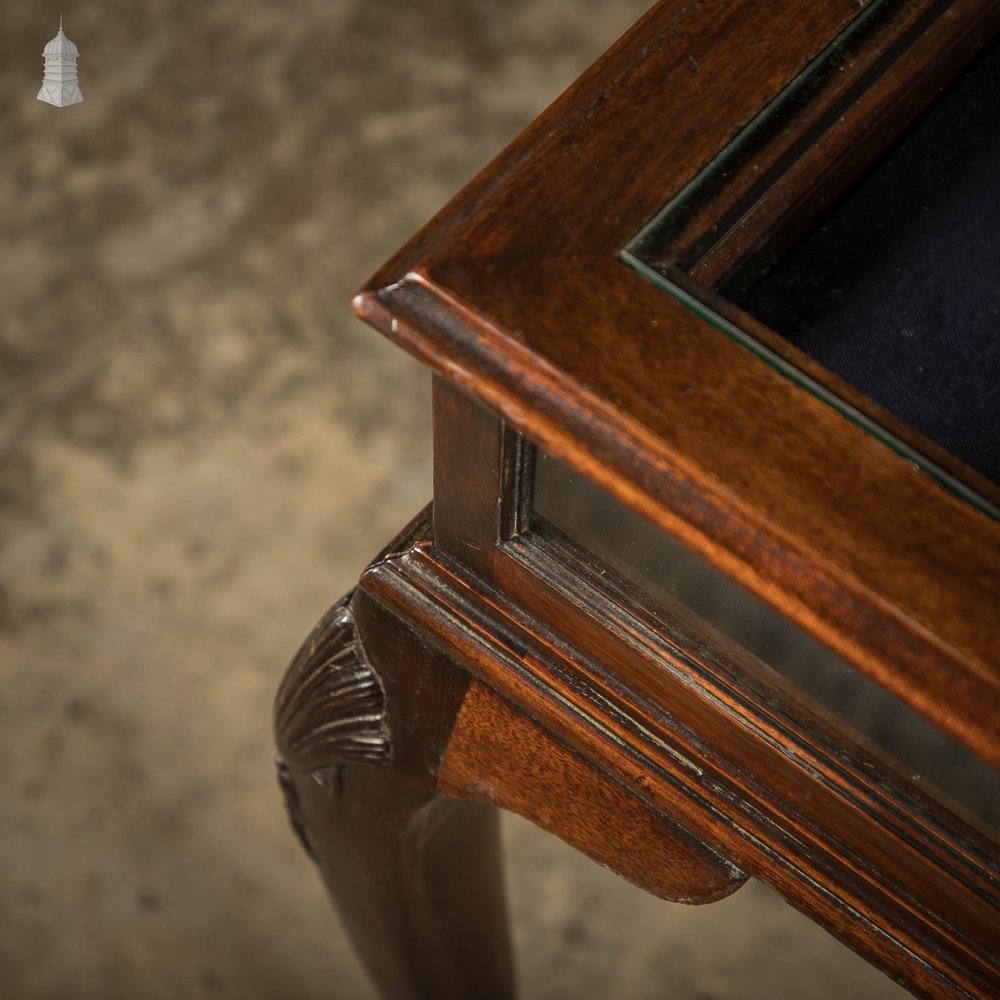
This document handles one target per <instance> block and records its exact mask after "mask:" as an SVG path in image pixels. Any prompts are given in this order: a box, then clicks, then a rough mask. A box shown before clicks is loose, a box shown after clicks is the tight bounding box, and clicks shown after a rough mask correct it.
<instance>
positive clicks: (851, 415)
mask: <svg viewBox="0 0 1000 1000" xmlns="http://www.w3.org/2000/svg"><path fill="white" fill-rule="evenodd" d="M618 256H619V259H621V260H622V262H623V263H625V264H626V265H627V266H628V267H630V268H631V269H632V270H633V271H635V272H636V273H637V274H639V275H640V276H641V277H643V278H645V279H646V280H647V281H650V282H652V283H653V284H654V285H655V286H656V287H657V288H659V289H660V290H661V291H664V292H666V293H667V294H668V295H670V296H671V297H672V298H674V299H676V300H677V301H678V302H680V303H681V305H683V306H684V307H685V308H687V309H690V310H691V312H693V313H695V315H697V316H699V317H700V318H701V319H703V320H705V321H706V322H708V323H710V324H711V325H712V326H713V327H715V329H716V330H719V331H720V332H721V333H724V334H725V335H726V336H727V337H730V338H731V339H732V340H735V341H736V342H737V343H738V344H739V345H740V346H741V347H744V348H746V349H747V350H748V351H750V353H751V354H753V355H755V356H756V357H758V358H760V359H761V360H762V361H764V362H765V363H766V364H768V365H770V366H771V367H772V368H773V369H775V370H776V371H777V372H779V373H780V374H781V375H783V376H784V377H785V378H787V379H788V380H789V381H790V382H792V383H794V384H795V385H797V386H799V387H800V388H802V389H805V390H806V392H808V393H810V394H811V395H813V396H815V397H816V398H817V399H820V400H821V401H822V402H824V403H826V404H827V405H828V406H830V407H832V408H833V409H834V410H836V411H837V412H838V413H839V414H841V416H843V417H845V418H846V419H848V420H850V421H851V423H853V424H855V425H857V426H858V427H860V428H861V429H862V430H864V431H866V432H867V433H868V434H870V435H872V437H874V438H876V439H877V440H878V441H880V442H881V443H882V444H884V445H886V446H887V447H888V448H890V449H891V450H892V451H894V452H895V453H896V454H897V455H899V456H900V457H901V458H904V459H905V460H906V461H908V462H909V463H910V464H911V465H913V467H914V468H916V469H918V470H919V471H921V472H924V473H926V474H927V475H929V476H930V477H931V478H932V479H934V480H935V481H936V482H937V483H938V484H939V485H941V486H942V487H944V488H945V489H946V490H948V491H949V492H950V493H952V494H953V495H954V496H957V497H958V498H959V499H961V500H963V501H965V502H966V503H968V504H969V505H970V506H972V507H974V508H976V510H978V511H980V512H981V513H982V514H985V515H986V516H987V517H989V518H992V519H993V520H994V521H1000V507H997V506H996V505H995V504H994V503H992V501H990V500H988V499H987V498H986V497H984V496H983V495H982V494H981V493H978V492H977V491H976V490H974V489H973V488H972V487H971V486H968V485H967V484H966V483H963V482H962V480H960V479H959V478H958V477H957V476H954V475H952V473H950V472H948V471H947V470H946V469H943V468H941V466H939V465H938V464H937V463H935V462H933V461H932V460H931V459H929V458H927V456H926V455H923V454H922V453H921V452H919V451H917V449H916V448H914V447H912V446H911V445H908V444H907V443H906V442H905V441H902V440H901V439H900V438H898V437H896V435H895V434H893V433H892V432H891V431H887V430H886V429H885V428H884V427H882V426H881V424H879V423H877V422H876V421H874V420H873V419H872V418H871V417H869V416H867V415H866V414H864V413H862V412H861V411H860V410H859V409H857V407H855V406H852V405H851V404H850V403H848V402H847V401H846V400H845V399H843V398H842V397H840V396H838V395H837V394H836V393H834V392H832V391H831V390H830V389H827V388H826V387H825V386H823V385H821V384H820V383H819V382H817V381H816V380H815V379H813V378H811V377H810V376H809V375H807V374H806V373H805V372H804V371H802V370H801V369H800V368H798V367H796V366H795V365H793V364H792V363H791V362H790V361H787V360H786V359H785V358H783V357H781V355H780V354H778V353H777V352H776V351H773V350H771V348H769V347H767V346H766V345H765V344H763V343H761V342H760V341H759V340H757V338H756V337H753V336H751V335H750V334H749V333H747V332H746V331H745V330H742V329H740V327H739V326H737V325H736V324H735V323H733V322H732V321H730V320H728V319H726V318H725V317H724V316H721V315H719V313H717V312H716V311H715V310H714V309H713V308H712V307H711V306H709V305H708V304H707V303H705V302H704V301H702V299H700V298H699V297H698V295H697V294H695V293H694V292H692V291H689V290H688V289H686V288H683V287H682V286H681V285H680V284H678V283H676V282H674V281H671V280H670V279H669V278H667V277H666V276H665V275H663V274H661V273H660V272H659V271H658V270H656V269H655V268H653V267H651V266H650V265H649V264H647V263H645V262H644V261H643V260H641V259H640V258H638V257H636V256H635V254H634V253H633V252H632V251H631V245H630V246H628V247H626V248H625V249H624V250H622V251H620V253H619V255H618ZM685 277H686V276H685ZM690 283H691V284H696V282H694V281H693V280H691V282H690Z"/></svg>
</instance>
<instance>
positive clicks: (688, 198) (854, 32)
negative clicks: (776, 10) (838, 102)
mask: <svg viewBox="0 0 1000 1000" xmlns="http://www.w3.org/2000/svg"><path fill="white" fill-rule="evenodd" d="M902 3H903V0H871V2H870V3H869V4H868V6H867V7H865V8H864V9H863V10H862V11H861V12H860V13H859V14H858V15H857V16H856V17H855V18H853V19H852V20H851V22H850V23H849V24H848V25H847V27H845V28H844V29H843V30H842V31H840V32H839V33H838V34H837V35H836V36H835V37H834V38H833V39H832V40H831V41H830V42H829V43H828V44H827V45H826V46H825V47H824V48H823V49H822V50H820V52H819V53H818V54H817V55H815V56H814V57H813V58H812V59H811V60H810V61H809V62H808V63H807V64H806V66H805V67H803V69H801V70H800V71H799V73H798V74H797V75H796V76H795V77H793V79H792V80H791V81H790V82H789V83H787V84H786V85H785V86H784V88H783V89H782V90H781V91H779V93H778V94H777V95H776V96H775V97H774V98H772V99H771V101H770V102H769V103H768V104H767V106H766V107H764V108H763V109H762V110H761V111H760V112H759V113H758V114H757V115H755V116H754V118H753V119H752V120H751V121H750V122H749V123H748V124H747V125H745V126H744V127H743V128H742V129H741V130H740V131H739V132H738V133H737V134H736V136H735V137H734V138H733V139H732V140H731V141H730V142H729V143H727V144H726V146H725V147H724V148H723V149H721V150H720V151H719V152H718V153H716V154H715V156H713V157H712V159H711V160H709V161H708V163H706V164H705V166H704V167H702V168H701V170H699V171H698V173H697V174H695V176H694V177H693V178H692V179H691V180H690V181H688V182H687V184H685V185H684V186H683V187H682V188H681V190H680V191H679V192H678V193H677V194H676V195H674V197H673V198H671V199H670V201H668V202H667V204H666V205H664V206H663V208H661V209H660V210H659V211H658V212H657V213H656V215H654V216H653V218H652V219H650V220H649V222H647V223H646V224H645V225H644V226H643V227H642V228H641V229H640V230H639V232H638V233H637V234H636V235H635V236H634V237H633V238H632V239H631V240H630V241H629V243H628V244H627V246H626V248H625V250H626V252H628V253H630V254H632V255H633V256H635V257H637V258H638V259H643V258H644V257H646V256H648V255H649V254H650V253H651V252H652V251H653V250H654V249H655V248H662V247H663V246H664V245H665V244H667V243H669V237H670V231H671V220H672V218H673V217H674V216H675V215H677V214H678V213H680V212H682V211H684V210H685V209H686V208H687V207H688V206H690V205H691V204H692V203H695V202H696V201H697V199H698V197H699V196H700V194H701V193H702V192H704V191H706V190H707V191H711V190H713V189H714V190H717V189H718V188H719V186H720V185H722V184H723V183H724V182H725V180H726V179H727V177H728V176H729V175H730V174H731V173H732V172H733V171H732V169H731V168H732V167H733V164H734V161H736V160H738V159H739V157H740V156H741V154H742V152H743V150H744V148H745V147H746V146H747V145H749V144H750V143H752V142H753V141H754V140H755V139H756V138H758V137H759V136H760V135H761V133H763V132H764V131H765V130H766V129H767V128H768V127H769V126H771V125H773V124H774V123H775V120H780V119H781V117H782V115H783V114H784V113H785V111H786V109H789V105H790V103H791V102H792V101H794V99H795V98H796V97H797V96H799V95H800V94H802V93H803V92H804V91H805V90H806V89H807V88H808V87H809V86H810V85H811V84H813V83H814V81H815V80H816V79H817V76H818V75H819V74H821V73H823V72H824V71H826V70H830V69H832V68H833V62H834V60H835V58H836V57H837V56H838V55H841V54H842V53H843V52H844V50H845V49H846V48H847V47H848V46H849V45H850V43H851V42H853V41H855V40H856V39H857V38H858V36H859V35H861V33H862V32H863V31H864V30H865V29H866V28H868V27H869V26H872V22H873V21H875V19H876V17H877V16H878V15H882V14H885V15H890V16H891V14H892V13H893V12H894V8H896V7H899V6H901V5H902Z"/></svg>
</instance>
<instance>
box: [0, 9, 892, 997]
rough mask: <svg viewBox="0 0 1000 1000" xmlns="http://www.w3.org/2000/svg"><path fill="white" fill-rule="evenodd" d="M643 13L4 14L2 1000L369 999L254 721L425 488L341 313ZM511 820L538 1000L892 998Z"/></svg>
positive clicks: (517, 910) (425, 426)
mask: <svg viewBox="0 0 1000 1000" xmlns="http://www.w3.org/2000/svg"><path fill="white" fill-rule="evenodd" d="M645 6H646V0H619V2H617V3H607V2H603V0H574V2H570V0H503V2H500V0H427V2H424V3H412V2H410V3H404V2H402V0H326V2H320V0H296V2H291V3H264V2H262V0H242V2H237V0H209V2H195V0H173V2H168V0H145V2H134V3H127V2H113V0H87V2H86V3H75V4H67V3H65V2H62V3H61V4H57V3H50V2H47V0H46V2H17V3H15V2H11V0H0V164H2V166H0V206H2V209H0V212H2V214H0V304H2V312H0V681H2V684H0V767H2V774H3V779H4V795H3V797H2V799H0V995H2V996H4V997H9V998H11V1000H20V998H32V1000H36V998H38V1000H40V998H46V1000H51V998H60V1000H61V998H88V1000H90V998H94V1000H97V998H100V1000H119V998H121V1000H124V998H132V1000H146V998H168V997H169V998H178V997H184V998H188V997H193V998H197V997H233V998H244V1000H263V998H317V1000H318V998H348V1000H354V998H358V1000H365V998H370V997H371V996H372V993H371V989H370V987H369V986H368V983H367V980H366V978H365V976H364V974H363V972H362V971H361V970H360V969H359V967H358V966H357V964H356V962H355V960H354V958H353V957H352V955H351V953H350V950H349V948H348V947H347V946H346V944H345V943H344V941H343V939H342V936H341V932H340V928H339V925H338V923H337V920H336V917H335V916H334V914H333V911H332V909H331V908H330V906H329V904H328V902H327V900H326V899H325V897H324V896H323V894H322V892H321V890H320V887H319V884H318V880H317V878H316V877H315V876H314V873H313V871H312V869H311V867H310V865H309V863H308V861H307V859H306V858H305V857H304V855H303V854H302V853H301V852H300V850H299V848H298V846H297V844H296V842H295V840H294V838H293V837H292V835H291V833H290V832H289V830H288V829H287V828H286V823H285V818H284V815H283V812H282V807H281V802H280V798H279V795H278V793H277V790H276V787H275V783H274V777H273V771H272V765H271V755H272V743H271V735H270V704H271V698H272V695H273V692H274V690H275V688H276V686H277V683H278V680H279V678H280V675H281V673H282V671H283V669H284V666H285V664H286V662H287V660H288V659H289V657H290V655H291V654H292V652H294V650H295V648H296V646H297V645H298V643H299V641H300V640H301V639H302V638H303V637H304V636H305V635H306V633H307V631H308V630H309V628H310V627H311V626H312V625H313V623H314V622H315V620H316V619H317V618H318V617H319V615H320V614H321V613H322V611H323V610H324V609H325V607H326V606H327V605H328V604H330V603H331V602H332V601H333V600H334V599H335V598H337V597H338V596H339V595H340V594H341V593H342V592H344V591H345V590H347V589H348V588H349V587H350V586H351V585H352V584H353V582H354V581H355V580H356V578H357V576H358V574H359V572H360V571H361V569H362V568H363V566H364V564H365V563H366V561H367V560H368V559H369V558H370V557H371V556H372V555H374V553H375V552H377V550H378V549H379V548H380V547H381V545H382V544H383V542H385V541H386V540H387V539H388V538H389V537H390V536H391V535H392V534H393V532H394V531H395V530H396V529H397V528H399V527H400V526H402V524H403V523H404V522H405V521H406V520H407V519H408V518H409V517H410V516H411V515H412V514H413V513H414V512H415V511H416V510H417V509H418V508H419V507H420V506H422V505H423V504H424V503H425V502H426V500H427V499H428V498H429V495H430V476H429V462H430V445H429V406H428V403H429V392H428V379H427V376H426V375H425V373H423V372H422V371H421V370H420V369H419V368H418V366H417V365H416V364H415V363H414V362H412V361H411V360H410V359H409V358H407V357H405V356H404V355H403V354H402V353H401V352H399V351H398V350H396V349H395V348H392V347H390V346H389V345H388V344H387V343H385V342H383V341H382V340H381V339H380V338H379V337H378V336H377V335H376V334H374V333H373V332H371V331H369V330H367V329H365V328H364V327H362V326H361V324H359V323H358V322H357V321H355V320H354V319H352V317H351V315H350V310H349V300H350V296H351V293H352V292H353V290H354V289H355V288H356V287H357V286H358V285H359V284H361V282H362V281H363V280H364V279H365V278H366V277H367V276H368V275H369V274H370V273H371V272H372V271H373V270H374V269H375V268H376V266H377V265H378V264H380V263H381V262H382V261H383V260H384V259H385V258H386V257H387V256H388V255H389V254H390V253H391V252H392V251H393V250H394V249H395V248H396V247H397V246H398V245H399V244H400V243H401V242H402V241H403V240H404V239H405V238H406V237H407V236H408V235H410V234H411V233H412V232H413V231H414V230H415V229H416V228H417V226H418V225H419V224H421V223H422V222H423V221H425V219H426V218H427V217H429V215H430V214H431V213H432V212H433V211H434V210H435V209H436V208H438V207H439V206H440V205H441V204H442V203H443V202H444V201H445V200H446V199H447V198H448V197H449V196H450V195H451V194H452V193H454V192H455V191H456V190H457V189H458V188H459V187H460V186H461V185H462V183H463V182H464V181H465V180H467V179H468V178H469V177H470V176H471V175H472V174H473V173H474V172H475V171H476V170H477V169H478V168H479V167H481V166H482V165H484V164H485V163H486V162H487V161H488V160H489V159H490V158H491V156H492V155H494V154H495V153H496V152H497V151H499V149H500V148H501V147H502V146H503V144H504V143H505V142H506V141H507V140H509V139H510V138H511V137H513V135H514V134H516V132H517V131H518V130H519V129H520V128H521V127H523V126H524V125H525V124H527V123H528V122H529V121H530V120H531V118H532V117H533V116H534V115H535V114H537V112H538V111H540V110H541V109H542V108H543V107H544V106H545V105H546V104H547V103H548V102H549V101H550V100H551V99H552V98H553V97H554V96H555V95H556V94H557V93H558V92H559V91H560V90H561V89H562V88H563V87H564V86H566V85H567V84H568V83H570V82H571V80H572V79H573V78H574V77H575V76H576V75H577V74H578V73H579V72H580V71H581V70H582V69H583V68H584V67H585V66H586V65H587V64H588V63H589V62H590V61H591V60H592V59H593V58H595V57H596V56H597V55H598V54H599V53H600V52H601V51H603V49H604V48H606V47H607V45H608V44H609V43H610V42H611V41H613V39H614V38H615V37H617V35H618V34H619V33H620V32H621V31H623V30H624V29H625V28H626V27H627V26H628V25H629V24H630V23H631V22H632V21H633V20H634V19H635V18H636V17H638V16H639V14H640V13H641V12H642V11H643V9H644V7H645ZM60 12H62V13H63V15H64V17H65V28H66V33H67V35H68V36H69V37H70V38H71V39H73V40H74V41H75V42H76V44H77V45H78V46H79V49H80V53H81V55H80V62H79V72H80V85H81V89H82V92H83V95H84V103H83V104H80V105H77V106H73V107H69V108H64V109H57V108H54V107H51V106H49V105H46V104H43V103H41V102H39V101H37V100H36V99H35V95H36V93H37V91H38V88H39V86H40V83H41V71H42V60H41V49H42V46H43V45H44V44H45V42H46V41H48V40H49V38H51V37H52V36H53V35H54V34H55V30H56V27H57V25H58V19H59V14H60ZM505 835H506V837H507V841H508V844H509V848H510V850H509V854H510V887H511V897H512V906H513V910H514V915H515V927H516V942H517V947H518V964H519V969H520V974H521V980H522V983H523V995H524V996H525V997H527V998H543V997H544V998H553V1000H554V998H589V997H616V998H622V1000H629V998H656V997H667V996H669V997H672V998H676V1000H687V998H690V1000H710V998H713V1000H720V998H758V997H759V998H764V997H830V998H834V997H837V998H840V997H843V996H845V995H846V994H847V993H848V992H850V993H851V994H852V996H853V998H854V1000H863V998H881V997H889V996H894V995H897V993H898V992H899V991H897V990H896V989H895V987H893V986H892V985H891V984H889V982H888V981H887V980H885V979H884V978H883V977H882V976H881V975H879V974H878V973H875V972H873V971H872V970H870V969H869V968H868V967H867V966H865V965H864V964H863V963H861V962H860V961H859V960H857V959H855V958H854V957H853V956H852V955H850V954H849V953H848V952H846V951H845V950H844V949H843V948H842V947H841V946H839V945H838V944H836V943H835V942H833V941H832V940H831V939H829V938H828V937H827V936H826V935H825V934H824V933H823V932H822V931H819V930H818V929H816V928H814V927H813V926H812V925H811V924H809V923H808V922H806V921H804V920H803V919H802V918H799V917H798V916H797V915H796V914H794V913H793V912H792V911H791V910H790V909H789V908H788V907H786V906H785V905H784V904H783V903H782V902H781V901H780V900H778V899H776V898H775V897H773V896H772V895H770V894H769V893H768V892H767V891H766V890H764V889H762V888H761V887H760V886H757V885H753V884H751V885H750V886H748V887H747V888H746V889H744V890H741V892H739V893H738V894H737V895H736V896H735V897H733V898H732V899H731V900H728V901H726V902H724V903H720V904H716V905H715V906H712V907H708V908H701V909H689V908H684V907H679V906H671V905H669V904H663V903H660V902H658V901H656V900H653V899H651V898H648V897H646V896H644V895H642V894H641V893H639V892H637V891H635V890H632V889H631V888H630V887H628V886H626V885H624V884H623V883H621V882H619V881H618V880H617V879H615V878H613V877H611V876H610V875H608V874H607V873H605V872H603V871H601V870H600V869H598V868H597V867H596V866H594V865H592V864H591V863H590V862H588V861H587V860H586V859H583V858H581V857H579V856H578V855H576V854H574V853H573V852H572V851H570V850H569V849H567V848H564V847H563V846H562V845H561V844H559V843H558V842H556V841H554V840H552V839H550V838H548V837H546V836H545V835H543V834H540V833H538V832H537V831H535V830H534V829H533V828H532V827H530V826H528V825H527V824H526V823H523V822H522V821H518V820H513V819H512V820H510V821H509V822H507V825H506V827H505Z"/></svg>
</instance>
